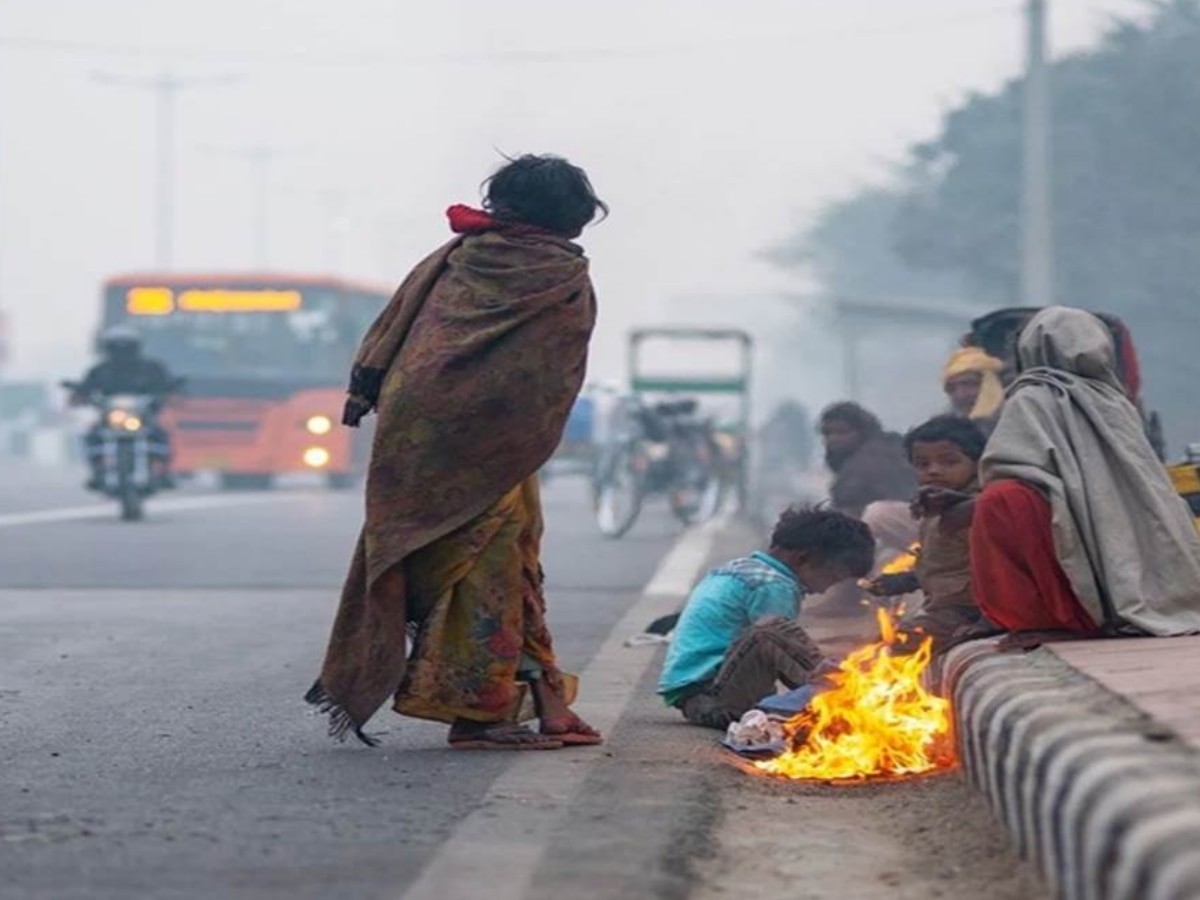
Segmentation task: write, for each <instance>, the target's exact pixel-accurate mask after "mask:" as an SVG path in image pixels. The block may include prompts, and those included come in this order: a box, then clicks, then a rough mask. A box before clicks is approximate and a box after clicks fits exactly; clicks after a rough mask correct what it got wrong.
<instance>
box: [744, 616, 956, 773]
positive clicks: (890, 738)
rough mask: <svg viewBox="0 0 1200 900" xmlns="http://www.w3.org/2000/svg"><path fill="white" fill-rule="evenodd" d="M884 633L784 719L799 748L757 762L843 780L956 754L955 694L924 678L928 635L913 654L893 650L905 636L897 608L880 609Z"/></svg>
mask: <svg viewBox="0 0 1200 900" xmlns="http://www.w3.org/2000/svg"><path fill="white" fill-rule="evenodd" d="M878 619H879V629H880V634H881V635H882V637H883V640H882V641H880V642H879V643H877V644H869V645H867V646H865V647H861V648H859V649H858V650H855V651H854V652H853V653H851V654H850V655H849V656H847V657H846V659H845V660H844V661H843V662H842V664H841V666H840V667H839V669H838V670H837V671H836V672H833V673H831V674H830V675H828V676H826V677H827V680H828V681H829V683H830V685H831V686H830V687H829V688H828V689H826V690H824V691H822V692H821V693H818V694H817V695H816V696H815V697H814V698H813V699H812V701H811V702H810V703H809V705H808V708H807V709H806V710H805V711H804V712H802V713H801V714H800V715H798V716H796V717H795V718H794V719H792V720H790V721H789V722H788V723H787V724H786V726H785V732H786V734H787V736H788V738H789V741H790V743H791V744H792V746H793V749H791V750H789V751H787V752H785V753H784V754H782V755H781V756H777V757H775V758H774V759H770V760H762V761H759V762H756V763H754V766H755V768H757V769H758V770H759V771H761V772H765V773H767V774H770V775H777V776H781V777H785V778H795V779H813V780H820V781H838V780H846V779H863V778H873V777H887V776H897V775H919V774H922V773H925V772H931V771H933V770H935V769H941V768H946V767H948V766H950V765H952V764H953V762H954V751H953V744H952V740H951V730H950V722H951V719H950V701H948V700H945V699H943V698H941V697H937V696H934V695H933V694H931V693H929V691H927V690H926V689H925V686H924V685H923V684H922V675H923V673H924V672H925V670H926V668H927V667H928V666H929V660H930V658H931V656H932V652H933V651H932V643H931V641H930V639H929V638H926V639H925V640H924V641H922V642H921V645H920V647H919V649H918V650H917V651H916V652H915V653H912V654H908V655H896V656H893V655H892V648H891V645H893V644H895V643H896V642H897V641H898V640H904V635H903V634H899V633H897V631H896V626H895V623H894V621H893V620H892V618H891V616H890V615H889V614H888V613H887V612H886V611H885V610H883V609H880V610H878Z"/></svg>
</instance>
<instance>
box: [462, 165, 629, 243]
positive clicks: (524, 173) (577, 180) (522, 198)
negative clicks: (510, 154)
mask: <svg viewBox="0 0 1200 900" xmlns="http://www.w3.org/2000/svg"><path fill="white" fill-rule="evenodd" d="M483 191H484V199H483V208H484V209H486V210H487V211H488V212H490V213H491V214H492V215H494V216H495V217H496V218H497V219H502V220H507V221H510V222H521V223H523V224H525V225H536V226H538V227H539V228H545V229H547V230H548V231H553V232H555V233H556V234H561V235H564V236H566V237H577V236H578V235H579V234H580V232H582V231H583V228H584V226H585V225H587V224H588V223H589V222H591V221H592V220H593V219H595V218H596V216H597V215H600V214H603V215H604V216H607V215H608V206H607V205H606V204H605V203H604V201H603V200H601V199H600V198H599V197H597V196H596V192H595V190H594V189H593V188H592V183H591V181H589V180H588V176H587V172H585V171H583V169H581V168H579V166H575V165H572V164H571V163H569V162H567V161H566V160H565V159H563V158H562V157H559V156H535V155H533V154H529V155H526V156H518V157H517V158H516V159H512V160H509V161H508V164H507V165H505V166H504V167H503V168H501V169H500V171H498V172H496V173H495V174H494V175H493V176H492V177H491V178H489V179H488V180H487V181H485V182H484V183H483Z"/></svg>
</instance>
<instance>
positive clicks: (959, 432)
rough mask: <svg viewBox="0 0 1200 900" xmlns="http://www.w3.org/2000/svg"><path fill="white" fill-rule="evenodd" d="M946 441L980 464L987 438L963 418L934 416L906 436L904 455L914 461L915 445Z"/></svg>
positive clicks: (974, 425) (969, 421)
mask: <svg viewBox="0 0 1200 900" xmlns="http://www.w3.org/2000/svg"><path fill="white" fill-rule="evenodd" d="M938 441H945V442H946V443H948V444H953V445H954V446H956V447H957V448H958V449H959V450H961V451H962V452H963V453H965V454H966V455H967V456H968V457H970V458H971V459H973V460H975V461H976V462H979V458H980V457H981V456H983V448H984V447H985V446H987V438H986V437H985V436H984V434H983V432H982V431H980V429H979V426H978V425H976V424H975V423H974V422H972V421H971V420H970V419H964V418H963V417H962V416H952V415H942V416H934V417H933V418H932V419H930V420H929V421H928V422H924V423H922V424H921V425H918V426H917V427H916V428H914V429H912V430H911V431H910V432H909V433H908V434H906V435H905V436H904V453H905V454H906V455H907V456H908V458H909V461H911V460H912V453H913V444H933V443H937V442H938Z"/></svg>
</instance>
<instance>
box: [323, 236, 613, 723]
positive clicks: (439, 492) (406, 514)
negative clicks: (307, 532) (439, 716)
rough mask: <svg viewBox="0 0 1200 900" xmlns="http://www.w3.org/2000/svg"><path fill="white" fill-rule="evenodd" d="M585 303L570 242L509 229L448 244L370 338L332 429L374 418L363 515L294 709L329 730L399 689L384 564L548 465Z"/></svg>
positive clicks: (398, 571) (577, 253)
mask: <svg viewBox="0 0 1200 900" xmlns="http://www.w3.org/2000/svg"><path fill="white" fill-rule="evenodd" d="M595 312H596V305H595V297H594V294H593V291H592V285H591V280H590V278H589V276H588V264H587V259H586V257H585V256H584V255H583V252H582V250H581V249H580V248H579V247H577V246H576V245H575V244H573V243H571V242H570V241H568V240H566V239H564V238H559V237H555V236H552V235H549V234H539V233H531V232H530V231H528V230H522V229H505V228H503V227H501V228H500V230H494V231H488V232H487V233H484V234H473V235H470V236H467V237H459V238H455V239H454V240H452V241H450V242H449V243H448V244H446V245H445V246H444V247H442V248H441V249H439V250H437V251H436V252H435V253H433V254H432V255H431V256H429V257H428V258H427V259H425V260H424V261H423V262H422V263H421V264H420V265H418V266H417V268H416V269H415V270H413V272H412V274H410V275H409V277H408V278H407V279H406V280H405V281H404V283H403V284H402V285H401V286H400V288H399V290H397V292H396V294H395V296H394V297H393V298H392V300H391V302H390V304H389V305H388V307H387V308H386V309H385V310H384V312H383V313H382V315H381V316H380V317H379V319H378V320H377V321H376V323H375V324H374V325H373V326H372V327H371V329H370V331H369V332H368V334H367V336H366V338H365V339H364V340H363V343H362V346H361V348H360V349H359V353H358V357H357V360H356V365H355V367H354V372H353V375H352V378H351V385H350V399H349V400H348V401H347V405H346V416H345V421H346V424H349V425H357V424H358V420H359V419H361V418H362V416H363V415H365V414H366V413H367V412H368V411H370V410H371V409H375V410H377V412H378V416H379V421H378V426H377V428H376V433H375V442H374V449H373V452H372V457H371V464H370V470H369V474H368V478H367V495H366V500H367V515H366V523H365V525H364V527H363V531H362V535H361V537H360V538H359V542H358V546H357V548H356V551H355V554H354V559H353V561H352V563H351V568H350V573H349V575H348V577H347V579H346V583H345V586H344V588H343V591H342V598H341V605H340V607H339V609H338V613H337V617H336V620H335V622H334V626H333V633H332V636H331V638H330V642H329V648H328V651H327V654H326V657H325V664H324V666H323V668H322V670H321V675H320V677H319V678H318V680H317V682H316V684H314V685H313V687H312V689H311V690H310V691H309V693H308V695H307V697H306V699H308V701H309V702H310V703H313V704H315V705H317V706H319V707H320V708H321V709H322V711H324V712H327V713H329V715H330V733H331V734H333V735H334V736H336V737H339V738H342V737H345V735H346V734H347V733H348V732H349V731H350V730H351V729H353V731H354V732H355V734H356V735H357V736H358V737H359V738H360V739H362V740H364V742H367V743H370V742H371V739H369V738H368V737H367V736H366V735H364V734H363V732H362V731H361V728H362V726H363V725H364V724H365V723H366V721H367V720H368V719H369V718H370V717H371V716H372V715H373V714H374V713H375V711H376V710H377V709H378V708H379V707H380V706H381V705H382V704H383V703H384V702H386V700H387V698H388V697H389V696H390V695H391V694H393V693H394V692H395V690H396V689H397V687H398V686H399V684H400V682H401V680H402V678H403V676H404V669H405V626H406V619H407V615H406V603H405V595H404V579H403V568H402V567H401V566H399V564H400V563H401V562H402V561H403V560H404V559H405V557H407V556H409V555H410V554H411V553H413V552H414V551H415V550H417V549H420V548H421V547H425V546H428V545H429V544H431V543H433V542H434V541H436V540H438V539H439V538H442V537H444V536H445V535H447V534H449V533H450V532H452V531H454V530H455V529H457V528H459V527H461V526H462V525H464V524H466V523H467V522H469V521H471V520H472V519H474V518H475V517H477V516H479V515H480V514H482V513H483V512H484V511H485V510H487V509H488V508H489V507H490V506H491V505H492V504H494V503H495V502H496V501H497V500H499V499H500V497H502V496H503V495H504V494H505V493H507V492H508V491H510V490H511V489H512V488H514V487H515V486H516V485H518V484H520V483H521V482H522V481H524V480H525V479H527V478H529V477H530V476H532V475H533V474H535V473H536V472H537V470H538V469H540V468H541V466H542V465H543V464H544V463H545V462H546V460H547V459H549V458H550V455H551V454H552V453H553V452H554V450H555V448H556V447H557V446H558V443H559V441H560V439H561V437H562V433H563V429H564V428H565V426H566V421H567V415H568V413H569V412H570V409H571V406H572V404H573V402H574V400H575V398H576V396H577V395H578V393H579V390H580V388H581V387H582V385H583V378H584V370H585V366H586V361H587V347H588V340H589V338H590V336H591V332H592V327H593V325H594V322H595Z"/></svg>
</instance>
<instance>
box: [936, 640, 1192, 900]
mask: <svg viewBox="0 0 1200 900" xmlns="http://www.w3.org/2000/svg"><path fill="white" fill-rule="evenodd" d="M944 683H945V687H946V689H947V691H948V692H949V693H950V694H951V696H952V697H953V701H954V710H955V715H956V719H957V728H958V738H959V747H960V757H961V760H962V764H963V768H964V770H965V772H966V774H967V777H968V779H969V780H970V782H971V784H972V786H973V787H974V788H976V789H977V790H978V791H979V792H980V793H982V794H983V795H984V796H985V797H986V798H987V801H988V803H989V805H990V806H991V808H992V811H993V813H994V814H995V815H996V816H997V818H999V819H1000V820H1001V821H1002V822H1003V823H1004V825H1005V826H1006V827H1007V829H1008V830H1009V832H1010V834H1011V835H1012V836H1013V837H1014V839H1015V841H1016V843H1017V847H1018V850H1019V852H1020V854H1021V855H1022V856H1023V857H1024V858H1026V859H1030V860H1032V861H1033V862H1034V863H1035V864H1036V865H1037V867H1038V869H1039V870H1040V871H1041V873H1042V875H1043V877H1045V878H1046V879H1047V880H1048V881H1049V882H1050V883H1051V884H1052V885H1054V887H1055V888H1056V889H1057V891H1058V893H1059V894H1060V895H1061V896H1062V897H1065V898H1067V900H1192V898H1198V897H1200V753H1198V749H1200V715H1198V714H1200V637H1185V638H1146V639H1118V640H1102V641H1075V642H1067V643H1058V644H1049V645H1044V646H1042V647H1040V648H1038V649H1036V650H1033V651H1029V652H1015V653H1008V652H1005V653H1001V652H998V651H997V647H996V642H995V641H981V642H976V643H973V644H968V645H964V646H962V647H958V648H956V649H955V650H953V651H952V652H951V653H950V654H949V657H948V659H947V661H946V664H945V667H944Z"/></svg>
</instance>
